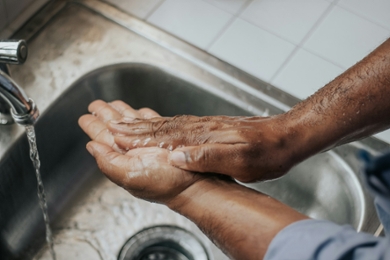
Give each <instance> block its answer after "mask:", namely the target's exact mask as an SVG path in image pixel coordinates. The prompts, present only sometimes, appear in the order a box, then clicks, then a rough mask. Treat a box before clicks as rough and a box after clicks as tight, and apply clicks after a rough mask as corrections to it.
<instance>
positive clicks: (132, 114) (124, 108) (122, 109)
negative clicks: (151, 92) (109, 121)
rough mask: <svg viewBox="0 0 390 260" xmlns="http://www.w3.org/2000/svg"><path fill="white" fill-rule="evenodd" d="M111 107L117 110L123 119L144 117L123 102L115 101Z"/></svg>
mask: <svg viewBox="0 0 390 260" xmlns="http://www.w3.org/2000/svg"><path fill="white" fill-rule="evenodd" d="M110 105H111V106H112V107H113V108H115V109H116V110H117V111H118V112H119V113H120V114H121V115H122V117H128V118H140V117H142V115H141V114H140V113H139V111H138V110H135V109H134V108H132V107H131V106H129V105H128V104H126V103H125V102H123V101H121V100H115V101H113V102H111V103H110Z"/></svg>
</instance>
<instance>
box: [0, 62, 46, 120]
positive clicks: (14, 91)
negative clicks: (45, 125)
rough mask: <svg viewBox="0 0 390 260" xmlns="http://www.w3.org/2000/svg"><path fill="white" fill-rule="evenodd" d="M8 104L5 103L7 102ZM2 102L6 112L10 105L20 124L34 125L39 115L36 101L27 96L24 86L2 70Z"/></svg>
mask: <svg viewBox="0 0 390 260" xmlns="http://www.w3.org/2000/svg"><path fill="white" fill-rule="evenodd" d="M4 102H5V103H6V104H5V103H4ZM0 103H2V110H3V111H0V112H3V113H4V110H6V106H7V105H8V107H9V111H10V114H11V116H12V118H13V120H14V121H15V122H16V123H18V124H20V125H33V124H34V123H35V122H36V120H37V119H38V116H39V111H38V109H37V107H36V105H35V103H34V101H33V100H32V99H30V98H28V97H27V95H26V94H25V93H24V91H23V90H22V88H20V87H19V86H18V85H17V84H16V83H15V81H13V80H12V79H11V77H9V76H8V75H7V74H5V73H4V72H3V71H1V70H0Z"/></svg>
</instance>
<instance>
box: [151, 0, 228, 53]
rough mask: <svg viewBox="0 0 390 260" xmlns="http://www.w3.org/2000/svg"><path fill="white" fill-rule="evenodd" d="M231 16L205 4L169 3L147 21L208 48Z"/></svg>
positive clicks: (181, 0)
mask: <svg viewBox="0 0 390 260" xmlns="http://www.w3.org/2000/svg"><path fill="white" fill-rule="evenodd" d="M232 17H233V16H232V15H231V14H229V13H227V12H225V11H223V10H221V9H219V8H217V7H215V6H214V5H211V4H209V3H207V2H204V1H199V0H195V1H194V0H166V1H165V2H164V3H163V4H162V5H161V6H160V7H159V8H158V9H157V10H156V11H155V12H154V13H153V14H152V15H151V16H150V17H149V18H148V22H150V23H152V24H154V25H156V26H158V27H160V28H162V29H164V30H166V31H168V32H170V33H172V34H174V35H176V36H178V37H180V38H183V39H184V40H186V41H188V42H190V43H192V44H194V45H196V46H198V47H200V48H204V49H205V48H207V47H208V46H209V45H210V44H211V43H212V41H213V40H215V38H216V37H217V36H218V34H219V33H220V32H221V31H222V29H223V28H224V27H225V26H226V25H227V24H228V22H229V21H230V20H231V19H232Z"/></svg>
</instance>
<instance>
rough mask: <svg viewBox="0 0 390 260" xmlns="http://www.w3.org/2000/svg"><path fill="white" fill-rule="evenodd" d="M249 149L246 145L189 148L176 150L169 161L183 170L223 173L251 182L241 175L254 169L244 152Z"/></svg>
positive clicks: (215, 145)
mask: <svg viewBox="0 0 390 260" xmlns="http://www.w3.org/2000/svg"><path fill="white" fill-rule="evenodd" d="M247 148H248V146H247V145H246V144H234V145H227V144H203V145H199V146H189V147H184V148H178V149H176V150H174V151H173V152H172V153H171V154H170V155H169V157H168V161H169V163H170V164H171V165H173V166H176V167H178V168H180V169H183V170H188V171H195V172H214V173H221V174H226V175H229V176H232V177H233V178H236V179H237V180H239V181H243V182H245V181H249V180H248V179H243V178H242V177H240V175H241V174H242V173H244V172H248V170H250V168H251V167H253V165H251V161H250V160H248V159H249V158H245V152H243V151H245V150H246V149H247ZM251 180H252V179H251Z"/></svg>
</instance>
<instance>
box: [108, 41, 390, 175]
mask: <svg viewBox="0 0 390 260" xmlns="http://www.w3.org/2000/svg"><path fill="white" fill-rule="evenodd" d="M389 97H390V40H387V41H385V42H384V43H383V44H382V45H381V46H379V47H378V48H377V49H376V50H374V51H373V52H372V53H371V54H370V55H368V56H367V57H366V58H364V59H363V60H362V61H360V62H359V63H357V64H356V65H355V66H353V67H352V68H350V69H349V70H347V71H346V72H344V73H343V74H341V75H340V76H339V77H337V78H336V79H334V80H333V81H332V82H330V83H329V84H327V85H326V86H325V87H323V88H322V89H320V90H319V91H318V92H317V93H315V94H314V95H312V96H311V97H309V98H308V99H307V100H305V101H303V102H301V103H299V104H298V105H296V106H295V107H293V108H292V109H291V110H290V111H289V112H287V113H285V114H281V115H277V116H273V117H270V118H260V117H249V118H248V117H223V116H214V117H194V116H179V117H174V118H152V119H148V120H145V119H132V118H127V119H124V120H120V121H115V122H112V123H110V124H109V125H108V126H109V128H110V130H111V131H113V132H114V133H119V134H121V135H122V136H117V137H115V141H116V143H117V144H118V145H119V146H122V147H126V146H127V147H133V146H136V147H138V146H141V145H142V144H143V142H138V143H136V144H135V143H134V141H135V140H145V139H148V138H150V139H151V140H150V142H149V143H148V144H147V145H150V146H155V145H159V144H162V143H163V147H165V148H167V147H168V146H169V145H171V146H172V147H173V148H177V147H178V146H179V145H185V146H186V147H184V148H183V147H182V148H180V147H178V148H177V149H175V151H174V152H173V153H172V154H171V155H170V156H169V159H170V162H171V164H172V165H174V166H177V167H179V168H181V169H185V170H191V171H197V172H217V173H223V174H227V175H230V176H232V177H234V178H236V179H238V180H240V181H244V182H249V181H256V180H263V179H272V178H276V177H279V176H281V175H283V174H285V173H286V172H287V171H288V170H289V169H290V168H291V167H292V166H294V165H295V164H297V163H299V162H301V161H303V160H305V159H306V158H308V157H310V156H311V155H314V154H315V153H318V152H320V151H324V150H327V149H330V148H332V147H335V146H337V145H340V144H343V143H346V142H350V141H353V140H357V139H359V138H363V137H366V136H369V135H371V134H374V133H376V132H379V131H381V130H384V129H386V128H388V127H389V126H390V117H389V116H388V115H389V112H390V98H389Z"/></svg>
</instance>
